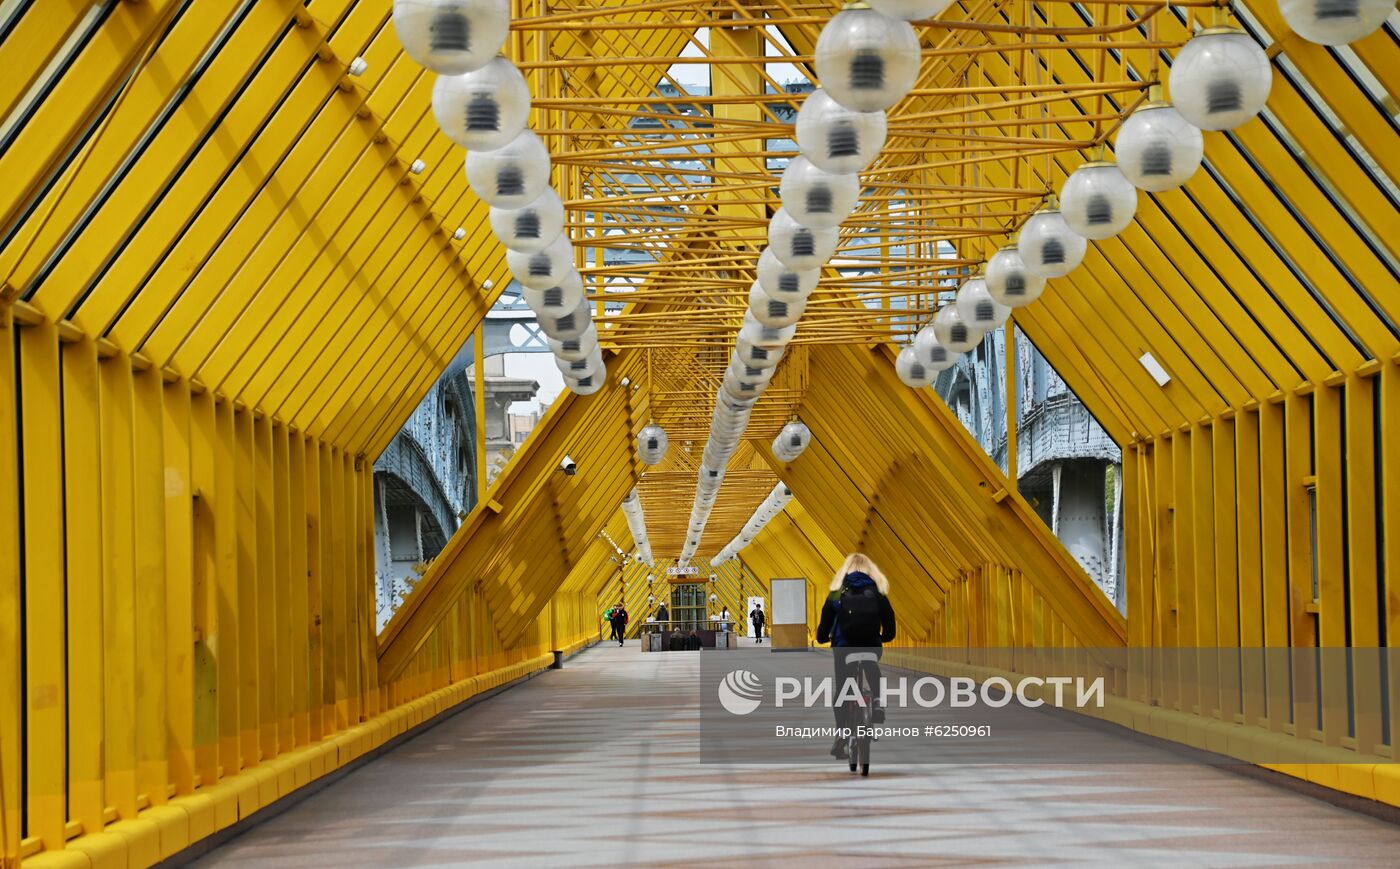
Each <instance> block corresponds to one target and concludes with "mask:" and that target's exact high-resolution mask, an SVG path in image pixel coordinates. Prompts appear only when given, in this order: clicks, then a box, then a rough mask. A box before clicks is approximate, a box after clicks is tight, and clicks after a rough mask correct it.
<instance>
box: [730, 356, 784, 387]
mask: <svg viewBox="0 0 1400 869" xmlns="http://www.w3.org/2000/svg"><path fill="white" fill-rule="evenodd" d="M725 370H726V371H728V372H730V373H732V374H734V376H735V377H742V378H745V379H747V380H762V381H764V382H765V383H766V382H767V381H770V380H772V379H773V375H774V374H776V373H777V371H778V369H777V368H774V367H773V366H769V367H767V368H762V367H760V366H757V365H745V364H744V361H743V360H742V359H738V358H734V359H731V360H730V361H729V367H728V368H727V369H725Z"/></svg>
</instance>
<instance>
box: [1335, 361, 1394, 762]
mask: <svg viewBox="0 0 1400 869" xmlns="http://www.w3.org/2000/svg"><path fill="white" fill-rule="evenodd" d="M1374 387H1375V381H1374V380H1371V379H1369V378H1363V377H1358V376H1357V375H1355V374H1353V375H1351V376H1350V377H1348V378H1347V381H1346V388H1345V391H1344V393H1343V397H1342V402H1343V411H1344V412H1345V414H1346V426H1345V429H1346V444H1345V453H1344V454H1343V460H1342V467H1341V470H1342V473H1343V474H1344V475H1345V480H1346V528H1345V529H1344V533H1345V534H1346V554H1347V561H1346V565H1347V570H1346V574H1345V576H1344V577H1343V579H1344V582H1345V583H1346V586H1347V588H1346V601H1347V609H1348V611H1347V613H1346V620H1347V624H1348V627H1349V630H1348V631H1347V635H1346V643H1347V645H1349V646H1353V647H1355V648H1357V649H1365V650H1367V651H1362V652H1359V653H1358V654H1357V655H1356V659H1355V661H1354V662H1353V667H1354V668H1355V673H1354V674H1353V677H1352V678H1353V680H1354V682H1355V693H1354V696H1355V706H1356V708H1355V710H1354V721H1355V726H1354V728H1353V735H1354V736H1355V738H1356V747H1357V749H1358V750H1360V751H1364V752H1373V751H1374V750H1375V749H1376V747H1378V746H1380V744H1381V726H1382V725H1381V706H1380V703H1379V699H1380V697H1381V695H1382V694H1383V693H1384V692H1385V689H1386V682H1384V681H1382V677H1381V671H1380V669H1379V664H1380V661H1379V658H1378V656H1377V653H1376V652H1374V651H1371V650H1373V649H1376V648H1377V647H1378V646H1379V645H1380V637H1381V634H1380V629H1381V607H1380V604H1381V601H1380V596H1379V594H1378V587H1379V583H1378V582H1376V581H1374V580H1373V579H1372V577H1376V576H1378V575H1379V573H1378V572H1379V569H1380V563H1379V560H1378V557H1379V554H1380V553H1379V540H1378V539H1377V537H1376V525H1377V513H1376V480H1378V479H1380V475H1381V473H1382V469H1381V466H1380V465H1379V463H1378V462H1377V461H1376V459H1377V456H1376V434H1377V432H1376V425H1377V423H1378V422H1379V420H1377V419H1376V404H1375V400H1376V396H1375V388H1374ZM1382 443H1384V442H1382Z"/></svg>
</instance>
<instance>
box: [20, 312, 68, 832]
mask: <svg viewBox="0 0 1400 869" xmlns="http://www.w3.org/2000/svg"><path fill="white" fill-rule="evenodd" d="M59 372H60V362H59V348H58V330H57V329H56V328H55V327H54V326H53V325H52V324H49V323H40V324H38V325H35V326H26V327H23V328H21V329H20V330H19V374H20V377H19V383H20V401H21V405H20V407H21V417H20V418H21V420H22V423H21V425H22V428H21V434H20V450H21V458H22V465H21V474H22V475H23V478H24V479H25V480H48V481H51V483H50V485H37V486H25V487H24V496H23V500H22V501H21V509H22V510H23V515H24V624H25V634H24V640H25V641H24V646H25V648H24V652H25V654H24V663H25V681H24V687H25V695H26V709H25V715H24V723H25V734H26V741H25V746H24V751H25V758H24V775H25V800H26V804H27V807H26V811H27V816H26V829H25V835H26V836H34V837H37V838H39V839H40V840H41V841H42V842H43V844H44V847H46V848H58V847H61V846H62V845H63V841H64V838H65V837H64V825H65V823H66V822H67V820H68V785H67V782H68V752H67V740H68V700H67V697H68V689H67V679H66V676H65V673H64V657H65V656H64V649H65V646H66V642H67V641H66V638H65V637H66V627H65V613H64V595H63V582H64V564H65V550H64V546H63V533H62V528H63V489H62V486H61V484H58V483H59V481H61V480H62V479H63V436H62V432H63V423H62V419H63V416H62V414H63V407H62V396H61V392H60V383H61V382H62V380H61V377H60V374H59Z"/></svg>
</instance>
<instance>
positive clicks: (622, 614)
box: [609, 604, 627, 646]
mask: <svg viewBox="0 0 1400 869" xmlns="http://www.w3.org/2000/svg"><path fill="white" fill-rule="evenodd" d="M609 621H610V622H612V629H613V636H612V638H613V639H615V640H617V644H618V645H619V646H620V645H622V644H623V637H624V636H625V635H626V632H627V608H626V607H624V606H623V605H622V604H618V605H617V606H615V607H613V609H612V617H611V618H610V619H609Z"/></svg>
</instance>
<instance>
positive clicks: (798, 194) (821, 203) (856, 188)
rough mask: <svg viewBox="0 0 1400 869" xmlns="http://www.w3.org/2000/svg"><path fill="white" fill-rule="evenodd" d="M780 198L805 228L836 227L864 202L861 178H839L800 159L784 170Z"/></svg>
mask: <svg viewBox="0 0 1400 869" xmlns="http://www.w3.org/2000/svg"><path fill="white" fill-rule="evenodd" d="M778 196H779V197H780V198H781V199H782V200H783V209H784V210H786V211H787V213H788V214H791V215H792V217H793V219H794V220H796V221H797V222H798V223H800V224H802V225H803V226H811V227H816V228H817V229H826V228H829V227H836V226H840V225H841V221H843V220H845V219H846V217H847V215H849V214H850V213H851V211H852V210H854V209H855V207H856V202H858V201H859V200H860V176H859V175H855V174H851V175H835V174H832V173H831V172H827V171H826V170H825V169H820V168H818V167H817V166H814V165H812V162H811V161H810V160H808V159H807V158H806V157H796V158H794V159H793V160H792V161H791V162H790V163H788V165H787V168H786V169H784V170H783V178H782V181H781V183H780V184H779V185H778Z"/></svg>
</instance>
